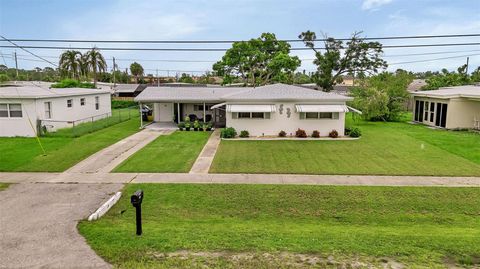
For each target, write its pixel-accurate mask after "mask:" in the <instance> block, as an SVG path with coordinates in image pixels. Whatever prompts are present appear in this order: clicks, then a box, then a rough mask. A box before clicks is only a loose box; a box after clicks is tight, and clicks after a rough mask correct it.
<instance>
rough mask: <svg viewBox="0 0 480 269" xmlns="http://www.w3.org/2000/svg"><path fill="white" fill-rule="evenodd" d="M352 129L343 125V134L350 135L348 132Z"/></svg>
mask: <svg viewBox="0 0 480 269" xmlns="http://www.w3.org/2000/svg"><path fill="white" fill-rule="evenodd" d="M351 131H352V128H350V127H345V132H344V133H345V135H350V132H351Z"/></svg>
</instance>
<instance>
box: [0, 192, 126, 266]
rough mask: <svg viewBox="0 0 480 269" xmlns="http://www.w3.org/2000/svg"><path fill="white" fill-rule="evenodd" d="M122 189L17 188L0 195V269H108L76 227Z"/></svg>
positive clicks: (106, 264)
mask: <svg viewBox="0 0 480 269" xmlns="http://www.w3.org/2000/svg"><path fill="white" fill-rule="evenodd" d="M121 188H122V185H121V184H53V183H21V184H14V185H11V186H10V187H9V188H8V189H6V190H4V191H0V253H1V254H0V268H110V265H109V264H108V263H106V262H105V261H103V260H102V259H101V258H100V257H98V256H97V255H96V254H95V252H94V251H93V250H92V249H91V248H90V247H89V246H88V245H87V243H86V242H85V239H84V238H83V237H82V236H80V234H79V233H78V231H77V228H76V226H77V223H78V221H79V220H81V219H84V218H86V217H87V216H88V215H89V214H90V213H92V212H94V211H95V210H96V209H97V208H98V207H99V206H100V205H101V204H102V203H103V202H104V201H106V200H107V199H108V198H109V197H110V196H111V195H112V194H113V193H114V192H116V191H118V190H120V189H121Z"/></svg>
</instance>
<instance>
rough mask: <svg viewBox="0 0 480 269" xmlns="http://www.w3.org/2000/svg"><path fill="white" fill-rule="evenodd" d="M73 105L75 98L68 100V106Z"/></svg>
mask: <svg viewBox="0 0 480 269" xmlns="http://www.w3.org/2000/svg"><path fill="white" fill-rule="evenodd" d="M72 106H73V100H72V99H68V100H67V107H72Z"/></svg>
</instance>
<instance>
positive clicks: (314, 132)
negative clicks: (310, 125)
mask: <svg viewBox="0 0 480 269" xmlns="http://www.w3.org/2000/svg"><path fill="white" fill-rule="evenodd" d="M312 137H315V138H319V137H320V132H319V131H317V130H314V131H313V132H312Z"/></svg>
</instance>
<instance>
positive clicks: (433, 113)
mask: <svg viewBox="0 0 480 269" xmlns="http://www.w3.org/2000/svg"><path fill="white" fill-rule="evenodd" d="M434 117H435V103H433V102H430V122H433V118H434Z"/></svg>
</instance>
